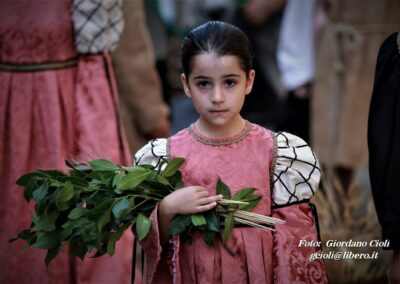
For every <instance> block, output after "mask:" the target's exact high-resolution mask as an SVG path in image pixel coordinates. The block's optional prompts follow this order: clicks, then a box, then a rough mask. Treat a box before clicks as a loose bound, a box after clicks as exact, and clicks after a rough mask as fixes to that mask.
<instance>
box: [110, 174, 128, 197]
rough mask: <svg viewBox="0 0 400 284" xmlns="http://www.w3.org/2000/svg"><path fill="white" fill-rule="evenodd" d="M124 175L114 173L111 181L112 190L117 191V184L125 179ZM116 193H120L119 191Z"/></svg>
mask: <svg viewBox="0 0 400 284" xmlns="http://www.w3.org/2000/svg"><path fill="white" fill-rule="evenodd" d="M125 176H126V174H125V173H116V174H115V175H114V177H113V179H112V188H113V189H114V190H115V189H117V190H118V191H119V184H120V183H121V179H122V178H123V177H125ZM117 193H121V192H120V191H119V192H117Z"/></svg>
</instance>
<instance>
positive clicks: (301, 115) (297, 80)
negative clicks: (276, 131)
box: [277, 0, 321, 141]
mask: <svg viewBox="0 0 400 284" xmlns="http://www.w3.org/2000/svg"><path fill="white" fill-rule="evenodd" d="M316 4H317V1H316V0H297V1H296V0H288V1H287V3H286V6H285V10H284V15H283V19H282V25H281V28H280V32H279V41H278V48H277V59H278V66H279V70H280V75H281V81H282V84H283V86H284V88H285V91H286V97H285V105H284V108H283V110H284V114H283V119H282V120H283V121H282V125H281V127H280V130H285V131H288V132H290V133H293V134H295V135H297V136H300V137H301V138H303V139H304V140H305V141H309V140H310V139H309V127H310V101H311V96H312V85H313V80H314V75H315V45H316V43H315V38H316V30H317V24H318V26H320V25H321V23H317V22H316V21H317V5H316ZM320 11H321V10H320ZM319 18H320V17H319ZM320 22H321V21H320Z"/></svg>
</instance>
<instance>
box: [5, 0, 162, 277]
mask: <svg viewBox="0 0 400 284" xmlns="http://www.w3.org/2000/svg"><path fill="white" fill-rule="evenodd" d="M123 2H124V3H123ZM124 9H125V10H124ZM124 16H125V17H126V19H125V20H126V23H125V30H124V35H123V38H122V43H121V44H122V45H121V48H120V49H119V50H118V52H117V54H116V55H115V58H114V64H115V66H116V69H117V72H118V82H119V86H120V88H121V97H122V98H123V100H124V102H125V101H126V105H125V106H123V109H124V112H123V113H124V114H123V117H124V118H126V119H125V121H127V124H128V125H129V132H128V133H129V137H133V138H132V139H130V145H131V147H132V149H135V147H139V146H137V144H140V143H141V142H140V141H141V140H139V138H136V136H135V134H136V133H140V134H143V135H145V136H146V137H157V136H165V135H167V133H168V132H169V124H168V110H167V108H166V106H165V104H163V102H162V99H161V91H160V88H159V83H158V78H157V76H156V75H155V72H154V66H153V65H152V64H153V63H154V62H153V59H152V55H151V52H152V51H151V50H150V49H149V48H150V47H149V45H148V41H147V39H146V36H145V32H146V31H145V30H144V24H143V22H144V18H143V7H142V2H141V1H137V0H135V1H122V0H103V1H100V0H98V1H78V0H77V1H70V0H60V1H53V0H48V1H34V2H32V1H0V43H1V44H0V141H1V142H0V175H1V177H0V188H1V190H2V199H1V201H0V226H1V230H0V266H1V270H0V283H130V278H131V266H132V246H133V236H132V234H130V233H127V234H125V235H124V236H123V237H122V238H121V240H120V241H119V242H118V243H117V248H116V253H115V255H114V256H113V257H112V258H111V257H108V256H103V257H101V258H98V259H88V258H87V259H85V260H84V261H83V262H82V261H80V260H77V259H71V258H70V257H69V254H68V249H67V248H66V249H65V250H63V252H62V253H61V255H60V256H59V257H57V258H56V259H55V260H54V262H52V264H51V265H50V266H49V268H48V270H46V267H45V264H44V258H45V252H44V251H38V250H35V249H30V251H29V252H28V253H26V254H23V253H22V250H23V248H22V245H23V244H22V242H16V243H12V244H9V243H7V240H8V239H10V238H11V237H13V236H15V234H16V233H17V232H19V231H21V230H22V229H23V228H25V227H27V226H29V224H30V222H31V215H32V214H33V208H32V206H29V205H28V204H27V202H26V201H25V200H24V197H23V192H22V189H21V188H18V187H17V186H16V184H15V181H16V179H17V178H18V177H19V176H21V175H22V174H23V173H25V172H27V171H32V170H34V169H59V170H66V166H65V163H64V160H65V159H73V160H77V161H87V160H90V159H95V158H106V159H110V160H112V161H114V162H115V163H118V164H121V165H127V166H128V165H131V163H132V157H131V152H130V150H129V146H128V143H127V140H126V136H125V132H124V129H123V128H122V125H121V123H120V116H119V111H118V91H117V88H116V82H115V77H114V69H113V66H112V60H111V53H112V52H113V51H114V50H115V49H116V47H117V45H118V42H119V39H120V36H121V33H122V31H123V29H124ZM133 34H135V35H134V37H135V38H133V39H132V35H133ZM125 37H126V39H125ZM132 41H133V42H132ZM135 59H137V61H136V60H135ZM132 68H135V69H136V70H132ZM132 72H133V73H134V74H133V75H132ZM125 109H129V111H125ZM132 112H134V115H135V118H131V117H132ZM148 112H151V113H150V114H149V113H148ZM132 133H134V134H132Z"/></svg>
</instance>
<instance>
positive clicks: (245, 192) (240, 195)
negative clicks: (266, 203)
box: [232, 188, 257, 201]
mask: <svg viewBox="0 0 400 284" xmlns="http://www.w3.org/2000/svg"><path fill="white" fill-rule="evenodd" d="M256 190H257V189H255V188H243V189H241V190H239V191H238V192H236V193H235V195H234V196H233V197H232V199H233V200H239V201H244V199H245V198H247V197H249V196H251V195H252V194H253V193H254V192H255V191H256Z"/></svg>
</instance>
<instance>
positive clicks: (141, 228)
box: [136, 213, 151, 241]
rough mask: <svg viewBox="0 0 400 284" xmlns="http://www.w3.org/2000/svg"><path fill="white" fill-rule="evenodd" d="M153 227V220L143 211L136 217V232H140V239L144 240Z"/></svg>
mask: <svg viewBox="0 0 400 284" xmlns="http://www.w3.org/2000/svg"><path fill="white" fill-rule="evenodd" d="M150 228H151V221H150V219H149V218H147V217H146V216H144V215H143V214H142V213H139V215H138V216H137V218H136V233H137V234H138V238H139V241H141V240H143V239H144V238H145V237H146V236H147V234H148V233H149V231H150Z"/></svg>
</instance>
